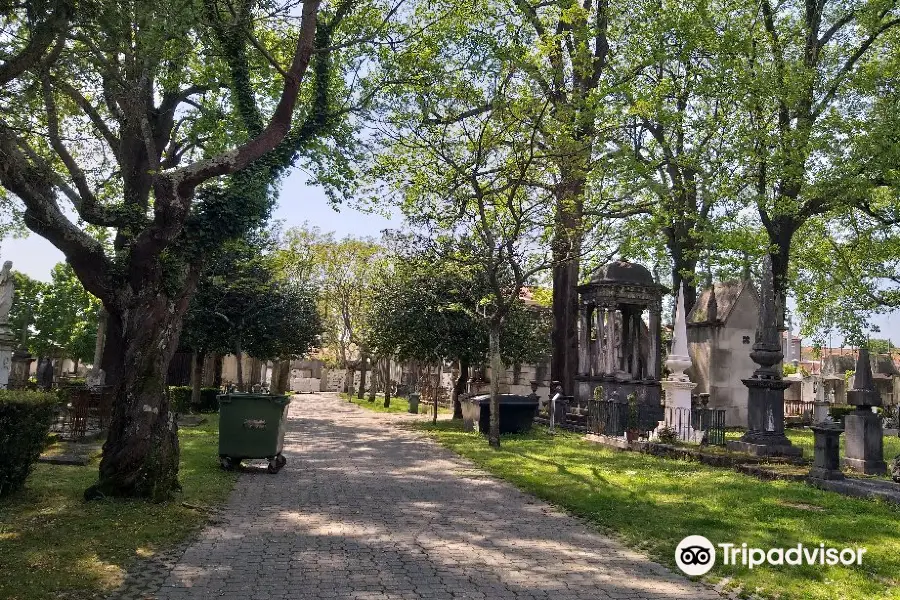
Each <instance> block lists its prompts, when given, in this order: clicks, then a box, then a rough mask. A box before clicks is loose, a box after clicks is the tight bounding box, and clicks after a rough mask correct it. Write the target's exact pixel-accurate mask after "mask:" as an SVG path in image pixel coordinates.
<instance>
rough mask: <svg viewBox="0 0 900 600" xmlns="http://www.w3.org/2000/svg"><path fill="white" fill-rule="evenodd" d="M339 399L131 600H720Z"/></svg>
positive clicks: (298, 418)
mask: <svg viewBox="0 0 900 600" xmlns="http://www.w3.org/2000/svg"><path fill="white" fill-rule="evenodd" d="M409 418H413V419H414V418H417V417H413V416H406V415H399V416H392V415H387V414H383V413H374V412H370V411H366V410H363V409H360V408H358V407H356V406H353V405H351V404H349V403H347V402H344V401H341V400H340V399H338V398H337V396H336V395H335V394H321V395H305V396H300V397H297V398H295V399H294V402H293V404H292V406H291V409H290V425H289V429H288V433H287V439H286V441H285V445H286V456H287V458H288V464H287V466H286V467H285V468H284V470H282V471H281V472H280V473H279V474H277V475H268V474H265V473H259V474H256V473H247V474H245V475H242V476H241V478H240V480H239V481H238V483H237V486H236V489H235V491H234V493H233V495H232V497H231V499H230V501H229V502H228V504H227V506H226V507H225V509H224V511H223V513H222V516H221V519H220V520H219V522H217V523H216V524H212V525H209V526H208V527H207V528H206V529H205V530H204V531H203V532H202V533H201V534H200V536H199V537H198V539H196V540H195V541H194V542H193V543H192V544H191V545H189V546H188V548H187V549H186V550H185V551H184V553H183V554H182V555H181V557H180V559H179V560H178V562H177V564H176V565H175V567H174V568H173V569H172V570H171V571H170V572H169V574H168V576H167V578H166V580H165V583H164V584H163V585H162V586H161V587H160V588H159V589H158V590H157V591H156V592H155V593H154V592H152V591H150V590H147V589H146V588H144V590H142V592H141V594H140V595H137V596H136V597H138V598H157V599H159V600H180V599H188V598H191V599H194V598H198V599H202V598H224V599H227V600H245V599H251V598H253V599H262V598H271V599H274V600H281V599H307V598H308V599H313V598H323V599H338V598H355V599H359V600H376V599H377V600H389V599H390V600H394V599H398V600H399V599H407V598H408V599H414V598H422V599H428V600H453V599H457V598H464V599H484V600H538V599H547V600H551V599H552V600H581V599H585V600H587V599H594V598H596V599H622V600H628V599H634V600H637V599H650V598H653V599H662V598H684V599H690V600H702V599H707V598H708V599H713V598H720V596H719V595H718V594H716V593H715V592H714V591H712V590H710V589H709V588H706V587H703V586H701V585H699V584H694V583H691V582H690V581H688V580H687V579H685V578H683V577H682V576H680V575H676V574H674V573H672V572H671V571H669V570H667V569H666V568H664V567H662V566H660V565H658V564H656V563H653V562H651V561H650V560H648V559H647V558H645V557H643V556H641V555H639V554H637V553H635V552H632V551H630V550H628V549H626V548H625V547H623V546H622V545H621V544H619V543H618V542H616V541H614V540H612V539H610V538H608V537H605V536H604V535H601V534H600V533H597V532H596V531H593V530H591V529H589V528H588V527H586V526H585V525H584V524H582V523H581V522H579V521H578V520H577V519H574V518H572V517H570V516H567V515H565V514H563V513H562V512H560V511H558V510H555V509H554V508H552V507H551V506H550V505H548V504H545V503H543V502H541V501H539V500H536V499H535V498H533V497H531V496H529V495H527V494H525V493H523V492H520V491H518V490H517V489H516V488H514V487H513V486H511V485H509V484H507V483H504V482H501V481H498V480H495V479H493V478H490V477H488V476H487V475H485V474H484V473H483V472H482V471H479V470H477V469H476V468H474V467H473V466H472V465H471V464H470V463H468V462H466V461H464V460H462V459H460V458H458V457H457V456H456V455H454V454H453V453H451V452H450V451H449V450H446V449H443V448H441V447H439V446H437V445H436V444H434V443H433V442H431V441H429V440H427V439H425V438H423V437H422V436H421V435H420V434H417V433H415V432H412V431H407V430H403V429H399V428H396V427H393V426H392V425H391V422H392V421H394V422H395V421H396V420H402V419H409Z"/></svg>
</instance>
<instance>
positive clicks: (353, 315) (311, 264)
mask: <svg viewBox="0 0 900 600" xmlns="http://www.w3.org/2000/svg"><path fill="white" fill-rule="evenodd" d="M273 261H274V264H275V265H276V267H277V268H278V270H279V275H280V276H281V277H283V278H285V279H287V280H288V281H290V282H291V283H292V284H294V285H299V286H307V287H314V288H315V289H316V290H317V291H318V295H317V306H318V314H319V317H320V318H321V322H322V329H323V331H322V337H321V346H320V347H321V349H322V351H323V354H324V358H325V359H326V360H327V361H329V362H331V363H332V364H335V365H337V366H339V367H342V368H343V367H345V366H346V365H347V364H348V363H349V362H352V361H353V360H355V359H356V358H358V355H359V352H360V350H361V348H362V347H363V346H364V345H365V339H364V337H365V330H366V328H367V326H368V325H367V315H368V314H369V305H370V303H371V300H372V297H373V294H372V290H373V289H374V286H375V285H376V282H377V281H379V278H380V277H381V275H382V273H384V272H386V271H387V270H388V269H389V265H388V262H389V257H387V256H386V255H385V251H384V248H383V247H382V245H381V244H379V243H377V242H376V241H375V240H373V239H371V238H354V237H346V238H344V239H341V240H336V239H335V238H334V235H333V234H330V233H328V234H323V233H322V232H321V231H319V229H318V228H314V227H309V226H307V225H304V226H302V227H295V228H292V229H289V230H288V231H287V232H286V233H285V236H284V240H283V241H282V244H281V246H280V247H279V249H278V250H277V251H276V252H275V255H274V257H273Z"/></svg>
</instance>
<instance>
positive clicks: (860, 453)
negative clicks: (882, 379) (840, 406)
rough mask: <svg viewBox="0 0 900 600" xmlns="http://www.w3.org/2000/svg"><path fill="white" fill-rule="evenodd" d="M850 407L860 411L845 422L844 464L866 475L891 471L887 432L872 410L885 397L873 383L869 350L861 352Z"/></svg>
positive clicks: (853, 413)
mask: <svg viewBox="0 0 900 600" xmlns="http://www.w3.org/2000/svg"><path fill="white" fill-rule="evenodd" d="M847 404H851V405H853V406H855V407H856V410H855V411H853V412H852V413H850V414H849V415H847V417H846V418H845V419H844V427H845V428H846V430H847V446H846V452H845V456H844V464H846V465H847V466H848V467H850V468H851V469H853V470H854V471H859V472H860V473H865V474H866V475H881V474H884V473H886V472H887V463H885V462H884V430H883V429H882V425H881V417H880V416H879V415H877V414H875V413H874V412H872V408H873V407H875V406H881V394H879V393H878V390H877V389H876V388H875V383H874V382H873V381H872V364H871V362H869V350H868V349H867V348H860V349H859V358H858V359H857V362H856V375H855V377H854V384H853V389H852V390H850V391H849V392H847Z"/></svg>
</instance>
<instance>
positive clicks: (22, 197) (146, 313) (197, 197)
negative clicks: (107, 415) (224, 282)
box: [0, 0, 375, 499]
mask: <svg viewBox="0 0 900 600" xmlns="http://www.w3.org/2000/svg"><path fill="white" fill-rule="evenodd" d="M320 4H321V3H320V1H319V0H310V1H308V2H304V3H303V6H302V11H301V13H302V14H301V18H300V24H299V29H297V28H295V27H294V26H293V25H292V23H294V22H295V20H294V19H293V18H291V17H290V10H291V6H292V5H291V4H288V5H284V6H274V7H272V6H257V5H255V4H254V3H252V2H238V3H237V6H235V7H233V8H235V10H234V11H228V10H226V9H225V7H223V6H221V5H219V4H218V3H217V2H214V1H210V2H205V3H203V4H202V5H201V4H196V3H188V4H185V3H171V2H166V1H160V2H125V3H121V2H114V3H109V2H102V3H100V4H99V5H84V6H79V10H77V11H73V10H72V6H71V4H70V3H68V2H66V1H65V0H59V1H46V2H40V3H35V4H34V5H29V4H28V3H26V5H23V6H25V8H21V9H15V10H17V11H18V13H19V14H18V16H19V17H23V18H17V19H15V20H14V23H13V27H14V28H15V33H16V35H15V36H14V39H15V41H14V42H13V43H12V44H11V45H9V46H8V47H7V49H8V51H7V50H6V49H5V51H4V62H3V63H2V65H0V86H2V87H0V104H2V105H3V111H2V112H3V114H4V118H3V120H2V121H0V184H2V186H3V188H4V189H5V190H6V191H7V192H9V193H11V194H13V195H15V196H16V198H17V199H18V200H19V201H21V202H22V203H23V205H24V208H25V209H24V213H23V217H24V222H25V224H26V225H27V226H28V228H29V229H30V230H31V231H33V232H35V233H37V234H39V235H41V236H43V237H45V238H47V239H48V240H49V241H50V242H51V243H53V244H54V245H55V246H56V247H57V248H58V249H60V250H61V251H62V252H63V254H65V256H66V258H67V261H68V263H69V264H70V265H71V266H72V268H73V270H74V271H75V273H76V275H77V276H78V278H79V279H80V280H81V282H82V283H83V284H84V286H85V288H86V289H87V290H88V291H89V292H90V293H92V294H93V295H95V296H96V297H98V298H99V299H100V300H101V301H102V302H103V305H104V307H105V308H106V310H107V312H108V314H109V326H108V331H107V344H106V353H105V355H104V369H105V370H106V372H107V376H108V377H110V378H111V380H112V382H113V383H114V384H115V386H116V390H115V398H116V400H115V403H114V407H113V414H112V418H111V422H110V428H109V437H108V439H107V441H106V443H105V445H104V453H103V458H102V460H101V463H100V473H99V481H98V482H97V484H96V485H95V486H93V487H92V488H91V489H90V490H88V491H87V492H86V496H87V497H97V496H99V495H122V496H143V497H152V498H155V499H162V498H166V497H168V496H169V495H170V494H171V493H172V492H173V491H174V490H176V489H177V488H178V480H177V473H178V438H177V431H176V428H175V425H174V422H173V421H172V420H171V419H170V418H169V414H168V413H169V406H168V400H167V398H166V393H165V373H166V371H167V366H168V363H169V360H170V359H171V356H172V354H173V352H174V351H175V348H176V347H177V346H178V337H179V334H180V322H181V319H182V317H183V315H184V312H185V311H186V310H187V307H188V304H189V301H190V298H191V296H192V294H193V292H194V290H195V287H196V283H197V280H198V279H199V277H200V274H201V271H202V267H203V263H204V258H205V255H206V253H207V252H209V251H210V250H211V249H215V248H216V247H217V246H218V244H220V243H221V241H222V240H225V239H229V238H233V237H238V236H239V235H241V234H242V233H243V232H245V231H247V230H248V229H249V228H251V227H252V226H254V225H256V224H258V223H260V222H261V221H262V219H264V218H265V216H266V215H267V213H268V209H269V207H270V206H271V202H272V196H271V194H270V186H271V185H272V184H273V183H274V182H275V181H276V180H277V178H278V177H279V175H280V174H281V173H282V172H283V170H284V169H285V168H287V167H288V166H290V165H291V164H293V162H294V160H296V158H297V157H298V155H300V154H303V155H305V156H307V157H312V156H313V155H315V154H316V152H317V151H318V150H319V149H321V148H322V147H323V146H324V145H325V144H320V145H318V146H317V145H316V143H315V141H316V140H317V139H319V138H320V137H321V136H323V135H326V134H328V133H330V132H334V131H337V130H338V129H339V125H340V124H341V122H342V118H341V117H342V116H343V115H346V112H347V111H346V107H342V106H335V105H336V104H338V101H336V100H335V99H336V98H341V99H342V100H343V99H344V98H346V97H347V94H348V90H346V89H345V88H344V86H343V85H342V82H341V80H340V78H339V77H338V76H337V75H338V74H339V69H340V68H342V67H341V65H340V64H338V63H336V62H335V57H336V56H338V55H340V49H339V48H337V47H336V45H335V44H334V43H333V38H334V36H335V33H336V31H337V29H338V27H339V26H340V25H341V23H342V22H343V20H344V19H345V18H346V17H347V15H348V14H349V13H350V11H351V9H354V8H357V6H356V3H350V2H344V3H338V4H336V5H329V7H328V9H321V10H320ZM372 10H375V8H373V9H372ZM26 12H27V13H28V14H27V15H26V14H25V13H26ZM161 14H164V15H166V18H159V16H160V15H161ZM26 17H27V18H26ZM262 32H265V33H266V34H267V35H265V36H261V35H259V34H260V33H262ZM260 38H261V39H264V40H266V42H267V43H263V42H261V41H260ZM7 39H9V38H7ZM20 40H24V41H23V42H21V43H20ZM4 43H5V42H4ZM257 48H260V49H262V51H259V50H257ZM310 63H314V65H313V70H312V72H313V76H312V77H311V80H310V81H308V83H307V78H306V73H307V69H308V67H309V65H310ZM251 73H253V75H252V76H251ZM275 81H278V82H279V83H275V84H274V85H273V84H272V82H275ZM301 98H302V105H303V106H304V110H303V111H302V114H300V115H299V118H298V119H295V118H294V117H295V113H296V111H295V108H296V107H297V106H298V104H301V101H300V99H301ZM264 106H265V107H271V109H270V111H268V113H269V114H268V116H264V114H265V111H264V109H263V108H262V107H264ZM295 121H296V122H295ZM71 140H78V143H77V144H76V143H72V141H71ZM317 160H318V161H319V162H321V161H322V160H324V159H321V158H319V159H317ZM221 177H226V179H224V180H220V179H218V178H221ZM63 204H64V205H65V207H66V208H63ZM70 215H73V217H74V218H70ZM82 222H83V223H86V224H88V225H89V226H90V227H93V228H94V229H93V230H92V229H91V228H90V227H87V228H82V227H81V226H79V224H80V223H82ZM108 229H111V230H113V231H114V232H115V235H114V243H113V248H112V252H111V253H108V252H107V251H106V248H105V247H104V245H103V244H102V243H101V242H100V240H99V239H98V237H96V236H94V235H92V231H96V230H102V231H106V230H108Z"/></svg>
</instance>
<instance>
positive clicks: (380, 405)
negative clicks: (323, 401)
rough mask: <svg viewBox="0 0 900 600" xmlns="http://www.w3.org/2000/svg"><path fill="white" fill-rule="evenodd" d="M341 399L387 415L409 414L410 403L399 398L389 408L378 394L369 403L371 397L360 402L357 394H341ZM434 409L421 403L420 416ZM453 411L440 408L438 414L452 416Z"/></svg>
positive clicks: (429, 404)
mask: <svg viewBox="0 0 900 600" xmlns="http://www.w3.org/2000/svg"><path fill="white" fill-rule="evenodd" d="M341 398H343V399H344V400H349V401H350V402H353V404H355V405H357V406H361V407H363V408H365V409H368V410H374V411H375V412H387V413H406V412H409V401H408V400H407V399H406V398H397V397H391V405H390V406H389V407H387V408H385V407H384V394H376V395H375V401H374V402H369V396H368V394H366V397H365V399H363V400H360V399H359V398H357V397H356V394H352V395H351V394H341ZM433 408H434V404H432V403H430V402H428V403H425V402H419V414H420V415H430V414H431V411H432V410H433ZM451 412H453V411H451V410H450V409H449V408H445V407H443V406H438V414H439V415H440V414H448V415H449V414H450V413H451Z"/></svg>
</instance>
